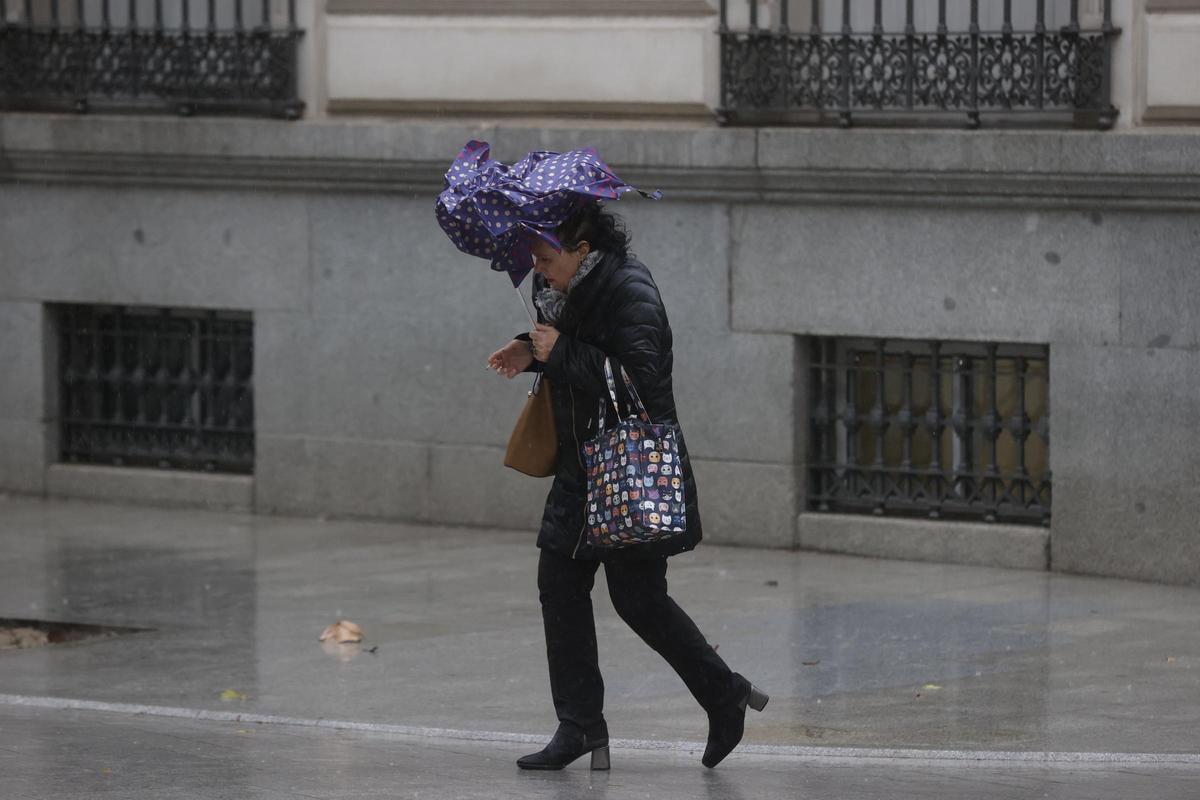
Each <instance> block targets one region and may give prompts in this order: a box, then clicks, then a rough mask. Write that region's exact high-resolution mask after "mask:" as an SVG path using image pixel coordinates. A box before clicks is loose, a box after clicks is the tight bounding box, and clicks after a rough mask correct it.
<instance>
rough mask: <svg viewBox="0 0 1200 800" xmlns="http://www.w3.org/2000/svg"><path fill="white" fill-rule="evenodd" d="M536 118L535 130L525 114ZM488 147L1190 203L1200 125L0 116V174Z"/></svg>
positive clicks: (389, 164)
mask: <svg viewBox="0 0 1200 800" xmlns="http://www.w3.org/2000/svg"><path fill="white" fill-rule="evenodd" d="M535 125H536V127H535ZM472 138H475V139H484V140H487V141H490V142H491V143H492V144H493V147H494V153H495V155H496V157H498V158H500V159H502V160H505V159H513V158H516V157H519V156H520V155H521V154H523V153H525V152H527V151H529V150H533V149H559V150H565V149H571V148H573V147H581V146H584V145H594V146H596V147H597V148H598V149H599V150H600V152H601V153H603V154H604V156H605V158H606V160H607V161H608V162H609V163H610V164H612V165H613V167H614V168H615V169H616V170H617V171H618V172H619V173H620V174H621V175H622V177H625V178H626V179H627V180H631V181H634V182H636V183H639V184H643V185H647V186H649V185H653V186H654V187H655V188H658V187H661V188H663V189H664V190H665V191H666V192H667V193H668V195H669V196H670V197H672V198H674V199H709V200H721V201H744V202H756V201H763V202H820V203H839V204H856V203H863V204H871V205H878V204H880V203H887V202H895V201H897V200H899V201H901V202H904V203H906V204H931V205H944V204H953V205H956V206H961V205H964V204H969V205H984V206H1012V207H1020V208H1027V207H1077V206H1081V205H1084V206H1087V207H1095V208H1145V209H1179V210H1184V209H1193V210H1194V209H1197V208H1200V130H1195V129H1187V130H1177V129H1172V130H1169V131H1153V130H1147V129H1140V130H1136V131H1131V132H1107V133H1099V132H1085V131H943V130H939V131H929V130H851V131H834V130H827V129H812V128H762V129H754V128H716V127H713V126H711V125H705V124H682V123H675V124H670V125H668V124H641V125H626V126H614V125H612V124H606V125H592V126H583V125H579V124H574V123H569V122H567V121H563V120H548V121H545V124H540V125H538V124H536V123H533V122H531V121H529V120H513V121H510V122H505V121H502V120H496V119H489V120H478V121H475V122H470V121H458V122H448V121H442V120H415V119H388V120H374V119H342V120H312V121H301V122H293V123H285V122H272V121H266V120H243V119H236V120H229V119H175V118H169V117H153V116H120V115H100V114H97V115H89V116H86V117H81V116H76V115H67V114H30V113H9V114H4V115H0V181H30V182H66V183H81V182H91V183H101V184H109V185H111V184H137V185H173V186H209V187H219V188H226V189H229V188H246V189H293V190H330V191H370V192H402V193H414V192H417V193H428V192H430V191H436V190H437V189H440V188H441V186H442V173H443V172H444V170H445V168H446V166H447V164H448V163H449V158H450V157H451V156H452V155H453V153H454V152H455V151H456V148H458V147H459V146H460V145H461V144H462V143H463V142H465V141H467V140H468V139H472Z"/></svg>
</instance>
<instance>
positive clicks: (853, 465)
mask: <svg viewBox="0 0 1200 800" xmlns="http://www.w3.org/2000/svg"><path fill="white" fill-rule="evenodd" d="M857 363H858V356H857V355H855V356H854V364H847V365H846V408H845V410H844V411H843V413H842V425H843V427H844V428H845V431H846V480H847V482H848V483H849V489H850V496H851V497H855V496H857V495H858V481H857V475H858V429H859V427H860V426H861V424H862V423H861V421H860V420H859V417H858V387H857V386H856V385H855V380H856V375H855V372H856V370H857Z"/></svg>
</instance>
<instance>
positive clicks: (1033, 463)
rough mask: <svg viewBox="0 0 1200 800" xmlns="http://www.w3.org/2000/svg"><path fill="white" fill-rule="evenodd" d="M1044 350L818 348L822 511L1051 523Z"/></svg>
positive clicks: (816, 428) (934, 344) (813, 496)
mask: <svg viewBox="0 0 1200 800" xmlns="http://www.w3.org/2000/svg"><path fill="white" fill-rule="evenodd" d="M1049 363H1050V352H1049V348H1048V347H1047V346H1045V345H1018V344H996V343H987V344H976V343H970V342H942V341H906V340H884V339H833V338H816V339H814V340H813V341H812V345H811V362H810V370H811V373H810V374H811V381H810V398H809V400H810V406H809V408H810V409H811V413H810V434H811V435H810V443H809V462H808V481H809V495H808V506H809V509H810V510H813V511H833V512H849V513H873V514H877V515H883V514H895V515H901V516H926V517H930V518H934V519H937V518H957V519H981V520H984V521H988V522H995V521H1007V522H1017V523H1025V524H1031V523H1032V524H1042V525H1049V523H1050V458H1049V456H1050V409H1049V389H1050V381H1049Z"/></svg>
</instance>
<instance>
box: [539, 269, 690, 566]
mask: <svg viewBox="0 0 1200 800" xmlns="http://www.w3.org/2000/svg"><path fill="white" fill-rule="evenodd" d="M533 277H534V281H533V291H534V294H535V295H536V294H537V292H538V291H539V290H540V289H542V288H543V287H544V286H545V283H544V281H543V279H542V277H541V276H540V275H537V274H536V273H535V274H534V276H533ZM540 317H541V314H540V312H539V321H543V320H541V319H540ZM555 327H556V328H557V329H558V331H559V338H558V341H557V342H556V343H555V345H554V349H553V350H552V351H551V353H550V358H549V359H548V360H547V361H546V362H545V363H544V364H542V363H539V362H534V365H533V367H532V369H533V370H534V371H541V372H543V373H544V374H545V375H546V377H548V378H550V380H551V382H552V386H553V389H552V393H553V407H554V423H555V429H556V431H557V433H558V464H557V469H556V472H555V475H554V485H553V486H551V487H550V494H549V496H548V497H547V498H546V510H545V513H544V514H543V516H542V527H541V531H540V532H539V533H538V540H537V543H538V547H544V548H546V549H548V550H553V551H555V552H557V553H561V554H563V555H566V556H570V557H572V558H578V559H598V560H601V561H613V560H619V559H626V558H638V557H641V556H648V555H649V556H664V555H667V556H669V555H673V554H675V553H679V552H682V551H685V550H691V549H692V548H694V547H695V546H696V545H697V544H699V542H700V539H701V536H702V532H701V526H700V511H699V507H698V505H697V497H696V480H695V477H694V476H693V474H692V464H691V461H690V460H689V459H688V453H687V445H686V444H685V443H684V440H683V432H682V431H681V430H679V431H678V437H679V456H680V463H681V465H682V468H683V478H684V499H685V503H686V507H687V517H686V519H687V524H686V532H685V533H683V534H680V535H677V536H673V537H671V538H669V539H666V540H664V541H660V542H655V543H653V544H648V545H644V546H643V545H635V546H632V547H626V548H621V549H619V550H607V549H605V550H597V549H595V548H592V547H590V546H588V543H587V535H586V531H585V525H584V523H585V515H584V505H585V502H586V498H587V487H586V484H585V478H584V470H583V455H582V453H581V451H580V447H581V445H582V444H583V443H584V442H585V441H587V440H588V439H590V438H592V437H593V436H595V435H596V415H597V411H598V406H599V402H600V399H601V397H605V398H607V397H608V389H607V384H606V383H605V379H604V358H605V356H608V357H610V358H612V359H613V361H614V363H613V371H614V375H616V376H617V384H618V387H619V394H618V397H619V398H620V399H621V400H622V401H623V405H622V413H623V414H627V413H629V409H628V407H627V406H626V405H624V404H625V403H628V400H629V398H628V396H627V395H626V392H625V390H624V386H623V382H622V381H621V379H620V372H619V371H617V368H618V365H621V366H624V367H625V370H626V371H627V372H628V373H629V377H630V378H631V379H632V380H633V385H634V388H636V389H637V391H638V394H639V395H640V396H641V399H642V402H643V403H644V404H645V406H646V411H647V413H648V414H649V416H650V419H651V421H652V422H654V423H656V424H662V423H665V424H672V425H674V426H676V429H677V430H678V426H679V422H678V419H677V418H676V416H675V397H674V394H673V393H672V390H671V366H672V355H671V326H670V325H669V324H668V322H667V312H666V309H665V308H663V303H662V298H661V297H660V296H659V293H658V287H657V286H656V285H655V283H654V278H652V277H651V275H650V270H648V269H647V268H646V266H645V265H644V264H642V263H641V262H640V261H638V260H637V259H635V258H632V257H621V256H618V255H615V254H605V255H604V256H603V257H602V258H601V259H600V261H599V262H598V263H597V264H596V266H595V267H593V268H592V271H591V272H589V273H588V274H587V275H586V276H585V277H584V278H583V279H582V280H581V281H580V282H579V283H578V284H577V285H576V286H575V288H574V289H572V290H571V293H570V294H569V295H568V297H567V301H566V304H565V305H564V307H563V311H562V313H561V315H560V317H559V319H558V321H557V323H556V324H555ZM520 338H528V336H527V335H526V336H523V337H520ZM605 406H606V407H607V408H608V418H607V424H608V425H613V424H615V422H616V417H615V414H614V412H613V410H612V404H611V402H606V403H605Z"/></svg>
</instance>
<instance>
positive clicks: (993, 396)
mask: <svg viewBox="0 0 1200 800" xmlns="http://www.w3.org/2000/svg"><path fill="white" fill-rule="evenodd" d="M987 373H988V410H987V413H986V414H985V416H984V433H985V434H986V435H987V439H988V465H987V472H986V478H985V482H986V483H987V486H988V494H989V498H988V506H987V512H986V514H985V515H984V519H985V520H986V521H988V522H995V521H996V515H997V513H998V511H999V505H1000V493H999V488H998V487H999V483H1000V464H999V462H998V458H999V452H998V451H999V442H1000V430H1001V428H1000V410H999V408H998V404H997V391H996V388H997V387H996V381H997V377H998V373H997V365H996V345H994V344H989V345H988V346H987Z"/></svg>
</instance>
